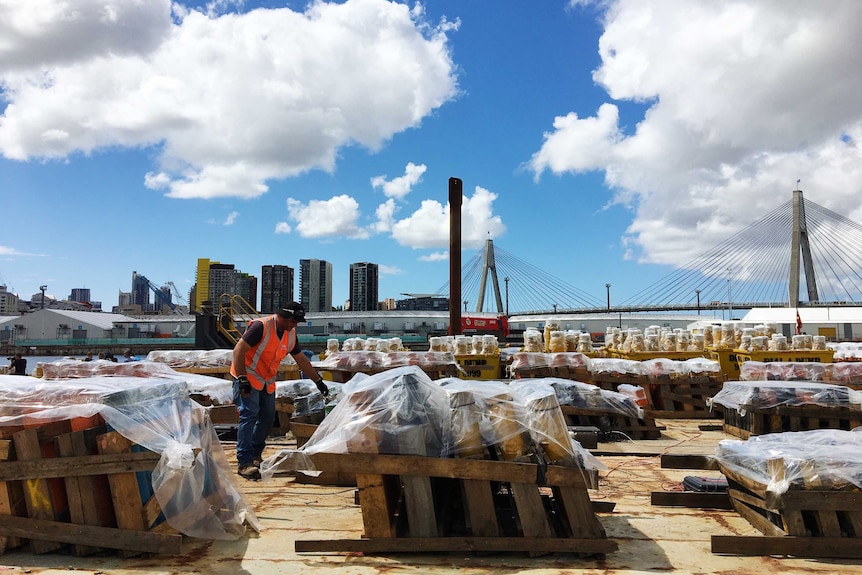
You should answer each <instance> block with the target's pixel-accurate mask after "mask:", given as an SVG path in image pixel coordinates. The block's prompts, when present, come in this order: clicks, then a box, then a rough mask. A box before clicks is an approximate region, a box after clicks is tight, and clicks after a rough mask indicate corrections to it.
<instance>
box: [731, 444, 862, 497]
mask: <svg viewBox="0 0 862 575" xmlns="http://www.w3.org/2000/svg"><path fill="white" fill-rule="evenodd" d="M715 457H716V460H717V461H718V464H719V466H720V467H721V468H722V469H728V470H730V471H731V472H733V473H734V474H736V475H740V476H742V477H746V478H748V479H751V480H753V481H756V482H757V483H760V484H762V485H766V490H767V491H769V492H771V493H775V494H782V493H785V492H787V491H788V490H789V489H835V490H838V489H847V488H848V487H850V486H852V487H855V488H856V489H862V428H857V429H855V430H853V431H844V430H839V429H818V430H813V431H793V432H785V433H770V434H768V435H757V436H753V437H751V438H749V439H748V440H747V441H735V440H729V439H726V440H723V441H720V442H719V443H718V447H717V448H716V453H715ZM778 461H781V462H782V463H783V464H782V465H777V464H776V463H777V462H778Z"/></svg>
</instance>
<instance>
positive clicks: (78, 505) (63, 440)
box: [57, 432, 100, 557]
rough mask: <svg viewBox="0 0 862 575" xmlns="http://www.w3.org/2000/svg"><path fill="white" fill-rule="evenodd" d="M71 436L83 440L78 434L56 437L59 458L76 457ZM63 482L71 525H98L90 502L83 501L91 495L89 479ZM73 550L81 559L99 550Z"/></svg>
mask: <svg viewBox="0 0 862 575" xmlns="http://www.w3.org/2000/svg"><path fill="white" fill-rule="evenodd" d="M73 435H78V436H80V437H81V439H83V435H82V434H81V433H80V432H77V433H75V434H73V433H66V434H63V435H59V436H57V453H58V454H59V455H60V457H61V458H67V457H73V456H75V455H76V452H75V445H74V444H73V442H72V436H73ZM78 455H80V454H78ZM65 482H66V497H67V498H68V500H69V520H70V521H71V523H73V524H76V525H98V523H97V521H96V520H97V515H96V509H95V505H90V503H91V502H90V501H85V498H86V497H87V496H89V497H92V494H93V483H92V481H91V478H90V477H74V476H70V477H66V478H65ZM85 506H86V507H88V509H87V510H86V511H85V509H84V508H85ZM74 550H75V555H77V556H79V557H81V556H84V555H90V554H91V553H96V552H98V551H99V550H100V548H99V547H93V546H91V545H83V544H76V545H75V546H74Z"/></svg>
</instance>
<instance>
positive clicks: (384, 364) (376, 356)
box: [312, 351, 458, 371]
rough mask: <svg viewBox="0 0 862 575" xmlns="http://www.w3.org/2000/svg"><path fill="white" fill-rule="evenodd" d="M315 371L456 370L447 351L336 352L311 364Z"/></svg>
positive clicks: (451, 354)
mask: <svg viewBox="0 0 862 575" xmlns="http://www.w3.org/2000/svg"><path fill="white" fill-rule="evenodd" d="M312 365H314V367H315V369H319V370H320V369H324V370H341V371H378V370H383V369H392V368H396V367H404V366H408V365H416V366H419V367H421V368H423V369H428V368H438V367H441V366H452V367H455V368H457V367H458V362H457V361H456V360H455V355H454V354H453V353H452V352H448V351H422V352H420V351H393V352H385V353H384V352H380V351H338V352H335V353H331V354H329V355H327V356H326V358H325V359H322V360H320V361H316V362H313V364H312Z"/></svg>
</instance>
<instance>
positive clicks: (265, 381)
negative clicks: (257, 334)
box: [230, 315, 296, 393]
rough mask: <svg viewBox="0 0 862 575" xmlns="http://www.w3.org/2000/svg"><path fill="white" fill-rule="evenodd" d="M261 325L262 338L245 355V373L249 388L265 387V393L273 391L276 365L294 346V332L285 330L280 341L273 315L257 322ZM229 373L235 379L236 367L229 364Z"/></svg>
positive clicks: (276, 371) (259, 388) (258, 388)
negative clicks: (249, 384)
mask: <svg viewBox="0 0 862 575" xmlns="http://www.w3.org/2000/svg"><path fill="white" fill-rule="evenodd" d="M255 321H260V322H262V323H263V337H262V338H261V339H260V343H259V344H257V346H256V347H253V348H251V349H250V350H248V351H247V352H246V353H245V372H246V375H247V376H248V381H249V383H251V386H252V387H253V388H255V389H257V390H258V391H259V390H261V389H263V387H264V385H265V386H266V392H267V393H273V392H274V391H275V376H276V374H277V373H278V364H279V363H281V360H282V359H283V358H284V356H286V355H287V354H288V353H289V352H290V350H292V349H293V348H294V346H295V345H296V331H295V330H292V329H291V330H285V332H284V334H283V335H282V336H281V339H279V338H278V330H277V328H276V327H275V315H271V316H269V317H265V318H262V319H259V320H255ZM230 373H231V375H232V376H234V377H236V367H235V366H234V365H233V363H231V366H230Z"/></svg>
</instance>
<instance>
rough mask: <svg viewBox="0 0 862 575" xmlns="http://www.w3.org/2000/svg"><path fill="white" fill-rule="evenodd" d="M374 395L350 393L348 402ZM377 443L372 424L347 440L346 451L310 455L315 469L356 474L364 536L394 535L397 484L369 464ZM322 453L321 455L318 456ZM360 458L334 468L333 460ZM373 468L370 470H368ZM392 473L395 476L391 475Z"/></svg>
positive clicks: (361, 401) (370, 399)
mask: <svg viewBox="0 0 862 575" xmlns="http://www.w3.org/2000/svg"><path fill="white" fill-rule="evenodd" d="M373 399H374V397H373V396H371V395H365V394H361V393H356V394H353V395H352V396H351V398H350V401H351V402H352V403H354V404H356V405H357V406H358V408H365V407H367V406H369V405H371V403H372V402H373ZM379 443H380V438H379V433H378V431H377V430H375V429H374V428H372V427H370V426H369V427H365V428H363V429H362V430H361V431H360V432H359V433H357V434H355V435H354V436H353V437H351V438H350V439H348V441H347V450H348V451H349V452H350V453H348V454H346V455H345V454H341V455H342V456H341V457H337V458H333V457H330V456H331V455H332V454H324V453H319V454H316V455H313V456H312V461H313V462H314V464H315V465H316V466H317V468H318V469H322V470H324V471H333V470H335V472H336V474H341V473H344V472H348V473H349V472H353V473H355V474H356V487H357V488H358V489H359V506H360V509H361V511H362V525H363V527H364V528H365V536H366V537H384V538H389V537H395V522H394V512H395V506H396V503H397V493H396V492H395V490H396V489H397V488H400V483H399V482H396V481H394V480H393V479H394V478H392V477H389V478H387V477H385V476H384V475H383V472H382V470H381V469H380V468H379V467H377V466H374V465H372V463H371V462H372V461H374V460H375V458H379V457H380V456H379V455H377V449H378V447H377V446H378V445H379ZM320 456H323V457H320ZM359 460H364V461H365V464H364V465H361V466H359V467H354V468H352V469H341V468H337V467H335V462H338V463H339V464H341V465H348V464H350V463H357V462H358V461H359ZM369 471H373V472H374V473H368V472H369ZM394 475H397V473H396V474H394Z"/></svg>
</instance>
